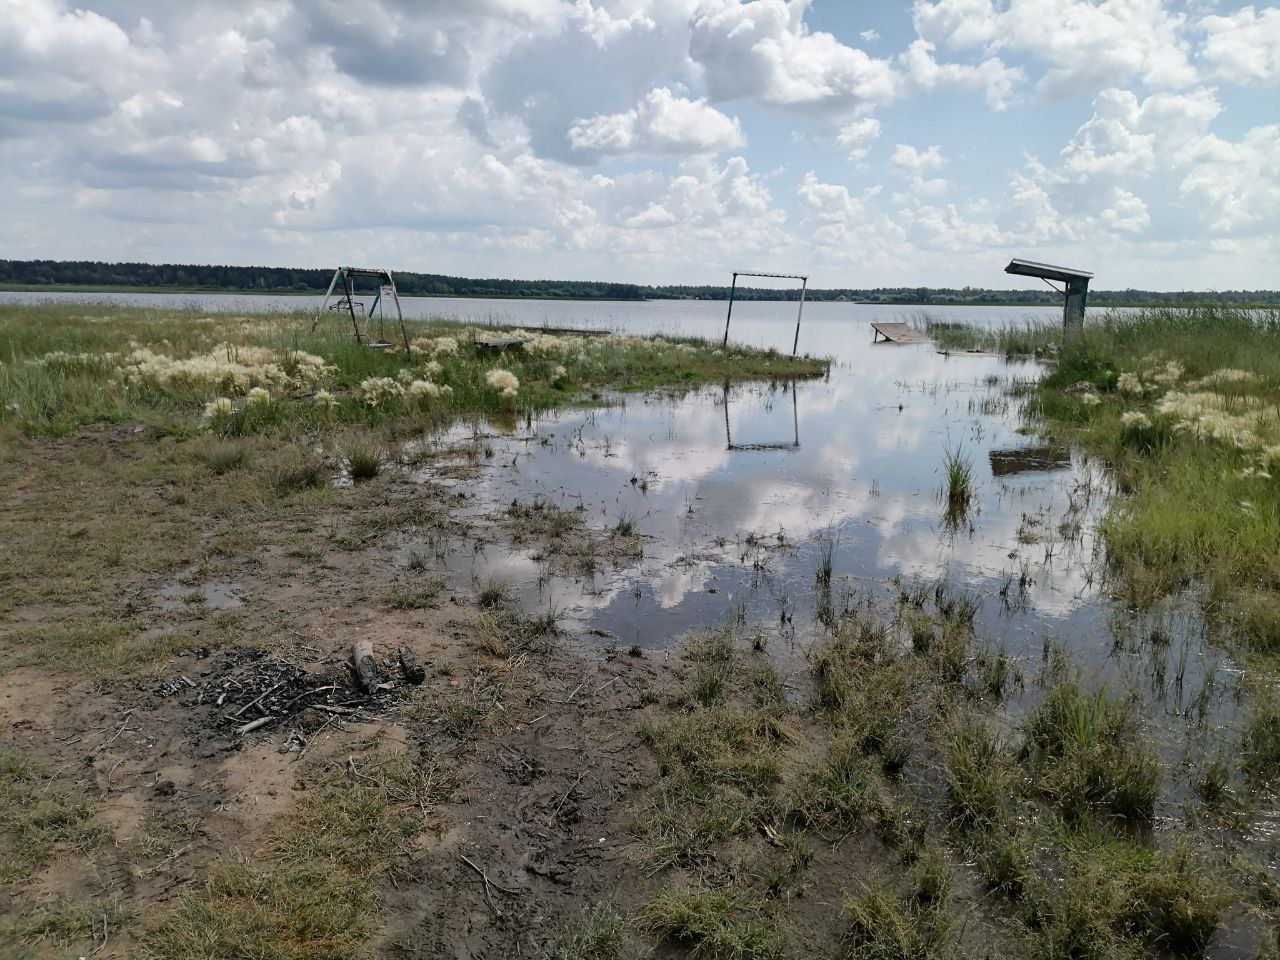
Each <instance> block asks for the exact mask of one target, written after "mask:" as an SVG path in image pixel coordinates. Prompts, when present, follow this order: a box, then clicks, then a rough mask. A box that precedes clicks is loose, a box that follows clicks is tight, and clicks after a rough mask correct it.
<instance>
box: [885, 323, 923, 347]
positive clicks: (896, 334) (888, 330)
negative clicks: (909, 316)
mask: <svg viewBox="0 0 1280 960" xmlns="http://www.w3.org/2000/svg"><path fill="white" fill-rule="evenodd" d="M871 329H872V330H874V331H875V332H876V333H875V336H874V337H872V338H871V342H872V343H879V341H880V338H881V337H884V338H885V340H888V341H889V342H890V343H929V342H930V341H931V339H932V338H931V337H929V336H927V335H925V334H923V333H921V332H920V331H919V330H917V329H916V328H915V327H913V326H911V325H910V324H906V323H873V324H872V325H871Z"/></svg>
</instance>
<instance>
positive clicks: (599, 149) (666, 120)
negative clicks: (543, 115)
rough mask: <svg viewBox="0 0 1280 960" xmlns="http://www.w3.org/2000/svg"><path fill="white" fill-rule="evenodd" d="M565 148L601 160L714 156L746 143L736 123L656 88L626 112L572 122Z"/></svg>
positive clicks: (700, 103)
mask: <svg viewBox="0 0 1280 960" xmlns="http://www.w3.org/2000/svg"><path fill="white" fill-rule="evenodd" d="M569 143H570V144H571V145H572V146H573V148H574V149H575V150H584V151H591V152H595V153H604V154H627V153H718V152H719V151H721V150H730V149H733V148H736V147H741V146H743V145H744V144H745V143H746V140H745V138H744V137H743V135H742V127H741V126H740V125H739V123H738V121H737V119H736V118H734V117H727V116H725V115H724V114H723V113H721V112H720V111H719V110H717V109H716V108H715V107H712V106H710V105H709V104H708V103H707V102H706V101H705V100H688V99H686V98H684V97H681V96H677V95H676V94H674V93H672V92H671V90H669V89H668V88H666V87H656V88H654V89H653V90H650V91H649V93H648V94H646V95H645V97H644V99H643V100H641V101H640V103H638V104H637V105H636V106H635V107H633V108H632V109H630V110H626V111H624V112H622V113H612V114H601V115H598V116H594V117H588V118H584V119H579V120H575V121H573V123H572V124H571V125H570V127H569Z"/></svg>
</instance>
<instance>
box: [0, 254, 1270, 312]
mask: <svg viewBox="0 0 1280 960" xmlns="http://www.w3.org/2000/svg"><path fill="white" fill-rule="evenodd" d="M394 275H395V280H396V286H397V288H398V289H399V290H400V292H401V293H402V294H405V295H407V296H428V297H540V298H556V299H573V300H649V299H676V300H727V299H728V297H729V287H728V285H727V284H721V285H704V286H688V285H683V284H680V285H674V286H646V285H641V284H634V283H598V282H594V281H585V280H501V279H487V280H475V279H470V278H467V277H448V276H443V275H440V274H434V273H409V272H399V271H396V272H395V274H394ZM332 277H333V270H332V269H331V268H320V269H309V268H294V267H219V266H205V265H201V264H176V263H102V262H99V261H95V260H0V284H3V285H9V286H19V287H32V288H37V289H38V288H40V287H55V288H56V287H79V288H85V287H134V288H148V289H171V290H198V291H204V290H207V291H244V292H253V293H323V292H324V291H325V289H326V288H327V287H328V286H329V281H330V280H331V279H332ZM366 282H367V281H366ZM807 296H808V298H809V299H810V300H835V301H846V302H859V303H897V304H1002V303H1006V304H1039V303H1043V304H1055V303H1059V302H1061V301H1060V299H1059V295H1058V294H1057V293H1055V292H1054V291H1053V290H1050V289H1049V288H1048V287H1041V288H1039V289H1029V290H986V289H983V288H981V287H963V288H961V289H953V288H939V287H876V288H874V289H852V288H840V289H810V290H809V291H808V294H807ZM737 297H738V299H741V300H797V299H799V297H800V288H799V286H798V285H795V286H790V287H784V288H779V289H771V288H765V287H742V286H739V287H738V291H737ZM1089 300H1090V302H1091V303H1095V304H1100V303H1134V304H1137V303H1192V302H1198V303H1205V302H1213V303H1246V304H1250V303H1252V304H1258V303H1277V302H1280V292H1277V291H1274V290H1216V291H1182V292H1168V291H1165V292H1158V291H1152V290H1090V291H1089Z"/></svg>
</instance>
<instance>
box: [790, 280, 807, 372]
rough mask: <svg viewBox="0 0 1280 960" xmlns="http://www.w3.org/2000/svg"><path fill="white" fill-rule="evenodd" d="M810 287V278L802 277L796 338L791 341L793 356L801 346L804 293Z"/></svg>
mask: <svg viewBox="0 0 1280 960" xmlns="http://www.w3.org/2000/svg"><path fill="white" fill-rule="evenodd" d="M808 287H809V278H808V277H802V278H801V280H800V309H799V310H797V311H796V338H795V339H794V340H793V341H791V355H792V356H793V357H794V356H795V355H796V348H797V347H799V346H800V318H801V317H802V316H804V292H805V290H807V289H808Z"/></svg>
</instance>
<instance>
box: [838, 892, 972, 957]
mask: <svg viewBox="0 0 1280 960" xmlns="http://www.w3.org/2000/svg"><path fill="white" fill-rule="evenodd" d="M939 892H941V891H939ZM944 899H945V895H944V896H940V897H937V898H936V899H933V900H923V899H921V898H920V897H919V896H918V895H913V896H907V897H900V896H898V895H897V894H895V892H894V891H893V890H892V888H890V887H889V886H887V885H885V884H884V883H883V882H873V883H869V884H866V885H864V886H863V888H862V890H861V891H860V892H859V893H858V894H857V895H856V896H854V897H853V898H852V899H850V900H849V902H848V903H847V904H846V906H845V912H846V915H847V917H848V921H849V928H848V932H847V933H846V934H845V938H844V949H843V952H842V953H841V956H842V957H843V958H845V960H936V958H941V957H947V956H950V955H951V952H952V946H953V943H954V939H955V924H954V921H953V919H952V918H951V916H950V915H949V914H948V913H947V912H946V910H945V909H944V908H943V904H942V901H943V900H944Z"/></svg>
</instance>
